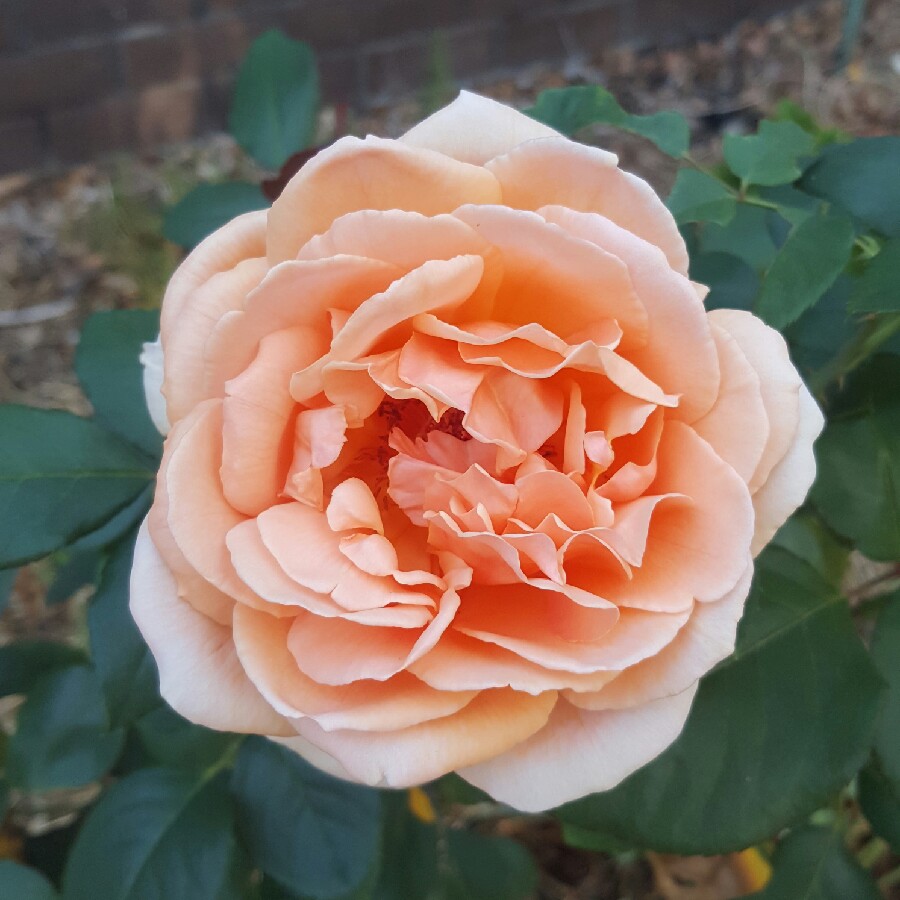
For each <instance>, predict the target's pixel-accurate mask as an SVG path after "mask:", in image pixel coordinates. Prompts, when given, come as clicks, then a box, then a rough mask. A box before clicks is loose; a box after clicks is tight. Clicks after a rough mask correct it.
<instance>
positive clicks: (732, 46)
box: [0, 0, 900, 900]
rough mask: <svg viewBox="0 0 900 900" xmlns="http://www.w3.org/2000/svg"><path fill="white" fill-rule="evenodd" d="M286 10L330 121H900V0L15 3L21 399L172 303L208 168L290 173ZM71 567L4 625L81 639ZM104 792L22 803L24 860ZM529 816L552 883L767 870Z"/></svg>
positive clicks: (7, 200) (646, 159) (12, 309)
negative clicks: (588, 837)
mask: <svg viewBox="0 0 900 900" xmlns="http://www.w3.org/2000/svg"><path fill="white" fill-rule="evenodd" d="M271 28H279V29H281V30H282V31H284V32H285V33H286V34H288V35H289V36H290V37H292V38H296V39H300V40H303V41H306V42H307V43H309V44H310V45H311V47H312V48H313V50H314V51H315V53H316V57H317V60H318V67H319V73H320V79H321V88H322V96H323V101H324V105H323V108H322V112H321V116H320V118H321V122H320V131H321V133H322V134H323V135H331V134H334V133H338V134H341V133H350V134H365V133H367V132H371V133H375V134H379V135H383V136H396V135H399V134H400V133H402V132H403V131H404V130H405V129H406V128H408V127H409V126H410V125H412V124H413V123H414V122H416V121H417V120H419V119H420V118H422V117H423V116H424V115H426V114H427V113H429V112H431V111H433V110H434V109H436V108H438V107H439V106H441V105H443V104H444V103H446V102H448V101H449V100H450V99H452V97H453V96H454V95H455V94H456V92H457V91H458V90H459V88H460V87H468V88H473V89H475V90H477V91H480V92H482V93H485V94H487V95H490V96H493V97H496V98H498V99H500V100H503V101H505V102H508V103H511V104H513V105H517V106H523V107H524V106H528V105H530V104H531V103H533V101H534V98H535V96H536V95H537V93H538V92H539V91H541V90H543V89H545V88H549V87H560V86H564V85H570V84H602V85H604V86H606V87H608V88H609V89H610V90H611V91H612V92H613V93H614V94H615V95H616V96H617V98H618V99H619V101H620V102H621V104H622V105H623V106H624V107H625V109H626V110H628V111H629V112H635V113H651V112H655V111H657V110H661V109H677V110H679V111H680V112H682V113H684V114H685V115H686V116H687V117H688V119H689V121H690V123H691V128H692V137H693V151H692V152H693V153H694V156H695V157H696V158H697V159H699V160H700V161H711V160H715V159H717V158H718V156H719V152H720V143H721V138H722V135H723V134H725V133H743V132H746V131H751V130H753V129H754V128H755V126H756V123H757V122H758V120H759V119H760V118H762V117H763V116H765V115H768V114H771V113H772V112H773V111H774V110H775V109H776V107H777V105H778V103H779V102H780V101H782V100H784V99H788V100H792V101H794V102H796V103H798V104H800V105H801V106H802V107H803V108H805V109H806V110H808V111H809V112H810V113H811V114H812V115H813V116H814V117H815V118H816V119H818V120H819V121H820V122H821V123H823V124H824V125H826V126H832V127H836V128H839V129H842V130H844V131H846V132H849V133H851V134H853V135H860V136H862V135H878V134H887V133H898V132H900V0H868V2H865V0H817V2H805V3H798V2H795V0H545V2H524V0H0V402H4V403H9V402H14V403H26V404H29V405H34V406H43V407H58V408H65V409H69V410H72V411H75V412H79V413H87V412H89V406H88V404H87V401H86V399H85V398H84V396H83V395H82V393H81V391H80V389H79V387H78V386H77V382H76V380H75V377H74V375H73V374H72V357H73V352H74V348H75V346H76V344H77V340H78V333H79V330H80V326H81V324H82V323H83V321H84V320H85V319H86V318H87V316H88V315H89V314H90V313H92V312H94V311H97V310H103V309H121V308H133V307H145V308H151V307H154V306H156V305H158V304H159V301H160V298H161V296H162V291H163V289H164V287H165V284H166V281H167V279H168V277H169V275H170V274H171V272H172V270H173V268H174V267H175V265H177V263H178V261H179V259H180V258H181V255H182V250H181V248H179V247H178V246H176V245H175V244H173V243H171V242H170V241H168V240H167V239H166V237H165V235H164V230H163V224H164V218H165V213H166V210H167V209H169V208H170V207H171V206H172V204H174V203H176V202H177V201H179V200H180V199H181V198H182V197H183V196H185V195H186V194H187V193H188V192H189V191H190V190H191V189H192V188H193V187H195V186H196V185H197V184H199V183H203V182H209V181H213V182H216V181H223V180H228V179H246V180H249V181H253V182H257V181H259V180H260V179H261V178H267V177H270V176H271V175H272V174H273V173H267V172H264V171H262V170H260V169H259V168H258V166H257V165H256V164H255V163H253V162H252V161H251V160H250V159H249V157H248V156H247V155H246V154H245V153H244V152H243V151H242V150H241V149H240V148H239V147H238V146H237V144H236V143H235V141H234V140H233V138H231V137H230V136H228V135H227V134H226V126H227V121H228V109H229V105H230V102H231V96H232V91H233V87H234V80H235V76H236V73H237V70H238V67H239V65H240V62H241V60H242V59H243V57H244V55H245V53H246V51H247V49H248V47H249V46H250V44H251V42H252V41H253V40H254V39H255V38H257V37H258V36H259V35H260V34H262V33H263V32H265V31H267V30H268V29H271ZM588 137H589V138H590V139H591V140H593V141H594V142H596V143H598V144H600V145H603V146H607V147H609V148H610V149H612V150H614V151H615V152H617V153H618V154H619V155H620V157H621V158H622V161H623V165H624V166H625V167H626V168H630V169H631V170H633V171H636V172H638V173H639V174H641V175H642V176H644V177H645V178H648V179H649V180H650V181H651V182H652V183H653V184H654V186H655V187H657V189H659V190H661V191H663V192H665V191H667V190H668V188H669V187H670V185H671V181H672V178H673V175H674V171H675V162H674V161H673V160H671V159H670V158H668V157H665V156H664V155H663V154H661V153H660V152H659V151H657V150H656V149H655V148H654V147H653V146H652V145H651V144H649V143H648V142H646V141H642V140H641V139H639V138H629V137H628V136H627V135H623V134H622V133H621V132H617V133H614V132H612V131H611V130H604V129H603V128H599V127H598V128H596V129H594V131H593V132H592V133H590V134H589V135H588ZM898 177H900V172H898ZM48 583H49V576H48V573H47V572H43V571H42V570H41V569H40V566H39V565H38V566H29V567H26V568H24V569H22V571H21V574H20V575H19V577H18V580H17V582H16V586H15V591H14V593H13V599H12V602H11V603H10V604H9V606H8V607H7V608H6V610H5V611H4V612H3V614H2V616H0V643H5V642H6V641H8V640H9V639H11V638H13V637H41V638H50V639H54V638H58V639H62V640H68V639H70V638H71V636H72V633H73V629H75V628H77V627H79V625H78V623H79V622H80V621H81V618H80V614H79V612H78V610H79V602H80V603H81V604H82V605H83V601H84V597H81V598H80V600H79V598H78V596H77V587H78V586H77V585H76V586H75V590H74V594H73V595H72V596H70V597H63V598H59V597H57V598H55V599H54V598H51V599H50V600H49V601H48V598H47V590H46V589H47V585H48ZM60 599H62V600H63V601H66V602H59V601H60ZM7 712H8V711H6V710H4V709H3V708H0V726H2V725H3V716H4V715H6V714H7ZM90 799H91V798H90V797H85V798H80V799H79V798H77V797H63V798H56V799H53V798H51V799H50V800H49V801H47V799H46V798H34V805H33V806H29V804H28V803H27V802H26V803H25V804H24V806H23V805H21V804H20V806H19V807H18V808H17V818H16V820H15V821H10V820H7V821H6V822H5V823H3V824H2V826H0V857H3V856H15V854H16V852H17V851H16V846H17V843H16V842H17V841H18V840H19V837H18V836H19V835H21V833H22V832H23V830H24V831H26V832H27V833H29V834H36V833H40V832H41V829H44V828H46V831H47V833H48V835H51V836H52V834H53V833H55V832H54V831H53V827H54V826H55V825H58V824H60V823H63V822H64V821H65V820H66V817H67V816H70V815H71V813H72V810H73V809H77V807H78V806H79V804H80V803H82V802H87V801H89V800H90ZM26 800H27V798H26ZM57 801H58V802H59V805H58V806H54V805H53V804H54V803H56V802H57ZM48 803H49V805H48ZM510 828H514V826H513V825H512V823H511V824H510ZM548 828H550V826H549V825H548ZM551 831H552V829H551ZM510 833H511V834H512V833H513V832H512V831H511V832H510ZM515 836H517V837H518V838H519V839H520V840H522V841H523V842H525V843H526V844H528V845H529V846H530V848H531V849H532V850H533V851H534V852H535V854H536V856H537V858H538V859H539V861H540V864H541V867H542V873H543V879H544V881H543V882H542V890H543V891H544V894H543V895H545V896H547V897H558V898H572V900H577V898H607V897H609V898H611V900H612V898H617V897H629V898H650V897H654V898H665V900H719V898H727V897H732V896H735V895H736V894H738V893H740V892H742V891H745V890H747V889H749V888H750V887H751V886H752V885H753V884H754V881H753V879H754V877H757V878H758V874H759V873H756V875H754V872H753V867H754V865H755V864H756V863H755V861H754V859H753V858H752V857H750V858H744V859H741V858H738V857H722V858H714V859H705V858H692V859H680V858H670V857H661V856H654V855H652V854H651V855H649V856H647V857H646V858H641V859H637V858H635V859H632V860H628V859H619V860H613V859H611V858H608V857H600V856H598V855H597V854H588V853H581V852H579V851H577V850H573V849H571V848H567V847H565V846H564V845H563V844H562V843H561V841H560V840H559V838H558V835H556V834H555V833H550V831H547V830H542V829H541V827H536V828H531V829H530V830H529V831H527V833H523V834H516V835H515Z"/></svg>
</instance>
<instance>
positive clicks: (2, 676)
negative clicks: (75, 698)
mask: <svg viewBox="0 0 900 900" xmlns="http://www.w3.org/2000/svg"><path fill="white" fill-rule="evenodd" d="M85 662H87V657H86V656H85V654H84V653H83V652H82V651H81V650H79V649H78V648H77V647H71V646H70V645H69V644H60V643H58V642H56V641H16V642H15V643H12V644H6V645H5V646H3V647H0V697H6V696H8V695H10V694H27V693H28V692H29V691H30V690H31V688H32V687H33V686H34V684H35V682H36V681H37V680H38V679H39V678H41V677H42V676H44V675H46V674H48V673H50V672H54V671H56V670H57V669H65V668H68V667H69V666H77V665H79V664H80V663H85Z"/></svg>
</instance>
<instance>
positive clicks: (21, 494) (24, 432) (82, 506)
mask: <svg viewBox="0 0 900 900" xmlns="http://www.w3.org/2000/svg"><path fill="white" fill-rule="evenodd" d="M155 474H156V473H155V472H154V471H153V469H152V468H150V467H149V466H148V463H147V461H146V459H145V457H144V456H143V455H141V454H138V453H137V452H136V451H134V450H132V449H131V448H130V447H128V445H127V444H123V443H122V442H121V441H120V440H119V439H118V438H116V437H114V436H113V435H111V434H110V433H109V432H107V431H104V430H103V429H102V428H101V427H100V426H99V425H97V424H95V423H94V422H91V421H89V420H88V419H81V418H79V417H78V416H73V415H72V414H71V413H67V412H61V411H59V410H46V409H32V408H30V407H27V406H0V566H4V567H6V566H11V565H17V564H19V563H22V562H26V561H27V560H30V559H35V558H37V557H39V556H45V555H46V554H48V553H51V552H52V551H53V550H57V549H59V548H60V547H62V546H64V545H65V544H68V543H70V542H71V541H73V540H75V538H77V537H79V536H81V535H83V534H86V533H87V532H88V531H91V530H93V529H95V528H98V527H99V526H100V525H102V524H103V523H104V522H106V521H107V520H108V519H109V518H111V517H112V516H113V515H115V514H116V513H117V512H118V511H119V510H121V509H122V508H123V507H125V506H127V505H128V504H129V503H130V502H131V501H132V500H133V499H134V498H135V496H136V495H137V494H138V493H140V491H141V490H143V488H144V487H145V486H146V485H147V483H148V482H149V481H150V480H151V479H152V478H153V477H154V476H155Z"/></svg>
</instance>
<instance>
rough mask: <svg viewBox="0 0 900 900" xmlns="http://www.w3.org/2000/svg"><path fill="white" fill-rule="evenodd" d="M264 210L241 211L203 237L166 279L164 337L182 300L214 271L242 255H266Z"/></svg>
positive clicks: (230, 266) (162, 316) (162, 318)
mask: <svg viewBox="0 0 900 900" xmlns="http://www.w3.org/2000/svg"><path fill="white" fill-rule="evenodd" d="M267 218H268V210H259V211H257V212H249V213H244V214H243V215H241V216H237V217H236V218H234V219H232V220H231V221H230V222H228V223H227V224H226V225H223V226H222V227H221V228H219V229H218V230H216V231H214V232H213V233H212V234H211V235H209V236H208V237H206V238H204V239H203V240H202V241H201V242H200V243H199V244H198V245H197V246H196V247H195V248H194V249H193V250H192V251H191V252H190V253H189V254H188V255H187V257H186V258H185V260H184V262H183V263H182V264H181V265H180V266H179V267H178V268H177V269H176V270H175V274H174V275H173V276H172V277H171V279H169V285H168V287H167V288H166V293H165V296H164V297H163V303H162V310H161V312H160V331H161V332H162V333H163V335H164V337H168V335H169V333H170V332H171V331H172V329H173V327H174V326H175V322H177V321H179V320H180V318H181V313H182V310H183V308H184V305H185V303H187V302H188V301H189V300H190V299H191V297H192V296H193V294H194V292H195V291H196V290H197V288H199V287H200V286H201V285H202V284H204V283H205V282H207V281H208V280H209V279H210V278H212V276H213V275H215V274H216V273H217V272H227V271H228V270H229V269H233V268H234V267H235V266H236V265H237V264H238V263H240V262H242V261H243V260H246V259H253V258H257V257H261V256H265V255H266V221H267Z"/></svg>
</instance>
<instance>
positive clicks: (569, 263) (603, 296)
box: [454, 206, 647, 346]
mask: <svg viewBox="0 0 900 900" xmlns="http://www.w3.org/2000/svg"><path fill="white" fill-rule="evenodd" d="M454 215H455V216H456V217H457V218H459V219H461V220H462V221H463V222H466V223H467V224H468V225H470V226H471V227H472V228H475V229H477V231H478V233H479V234H480V235H481V236H482V237H483V238H484V239H485V240H487V241H489V242H490V243H491V244H492V245H493V246H494V247H496V248H497V250H499V251H500V254H501V257H502V260H503V281H502V283H501V285H500V288H499V290H498V292H497V299H496V301H495V306H494V312H493V318H494V319H497V320H499V321H501V322H515V323H518V324H529V323H532V322H536V323H538V324H539V325H543V326H545V327H546V328H548V329H549V330H550V331H552V332H553V333H555V334H557V335H560V336H563V335H567V334H570V333H572V332H574V331H577V330H579V329H582V328H585V327H586V326H588V325H590V324H592V323H593V322H595V321H597V320H598V319H615V320H616V322H618V324H619V327H620V328H621V329H622V341H623V346H625V345H628V346H639V345H640V344H642V343H643V342H644V340H645V338H646V334H647V311H646V310H645V309H644V306H643V304H642V303H641V302H640V300H639V299H638V297H637V295H636V294H635V292H634V288H633V286H632V283H631V278H630V277H629V275H628V269H627V267H626V266H625V264H624V263H623V262H622V261H621V260H619V259H618V258H617V257H615V256H613V255H612V254H610V253H607V252H606V251H605V250H602V249H601V248H600V247H598V246H597V245H596V244H592V243H590V242H589V241H584V240H581V239H580V238H578V237H573V236H571V235H570V234H568V233H567V232H566V231H565V230H564V229H562V228H559V227H558V226H556V225H552V224H550V223H548V222H547V221H546V220H544V219H543V218H542V217H541V216H539V215H537V214H536V213H532V212H526V211H523V210H517V209H508V208H507V207H505V206H463V207H461V208H460V209H457V210H456V212H454ZM550 297H552V298H553V302H552V303H548V302H547V301H548V298H550Z"/></svg>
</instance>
